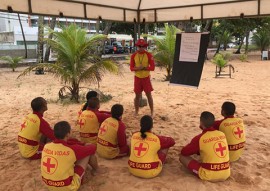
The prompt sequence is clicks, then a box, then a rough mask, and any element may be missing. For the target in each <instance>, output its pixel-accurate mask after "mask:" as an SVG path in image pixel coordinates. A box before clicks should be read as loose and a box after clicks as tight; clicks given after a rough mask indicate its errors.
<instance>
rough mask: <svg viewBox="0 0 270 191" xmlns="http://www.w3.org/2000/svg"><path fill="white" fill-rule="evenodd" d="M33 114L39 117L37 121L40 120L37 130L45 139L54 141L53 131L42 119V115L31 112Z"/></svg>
mask: <svg viewBox="0 0 270 191" xmlns="http://www.w3.org/2000/svg"><path fill="white" fill-rule="evenodd" d="M33 113H34V114H36V115H37V116H38V117H39V119H40V128H39V131H40V132H41V133H42V134H43V135H45V136H46V137H47V138H49V139H51V140H54V139H55V137H54V133H53V130H52V128H51V127H50V125H49V123H48V122H47V121H45V120H44V119H43V115H42V114H41V113H38V112H33Z"/></svg>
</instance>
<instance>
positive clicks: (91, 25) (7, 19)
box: [0, 12, 96, 45]
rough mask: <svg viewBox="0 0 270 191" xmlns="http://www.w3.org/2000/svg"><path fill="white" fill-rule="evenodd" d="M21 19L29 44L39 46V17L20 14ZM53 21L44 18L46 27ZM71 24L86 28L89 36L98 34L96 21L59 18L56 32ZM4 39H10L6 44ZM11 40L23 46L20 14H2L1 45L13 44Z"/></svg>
mask: <svg viewBox="0 0 270 191" xmlns="http://www.w3.org/2000/svg"><path fill="white" fill-rule="evenodd" d="M20 18H21V22H22V26H23V30H24V34H25V39H26V42H27V44H28V45H34V44H37V37H38V16H30V15H25V14H20ZM51 20H52V18H51V17H44V25H45V26H46V25H47V26H48V25H49V24H50V22H51ZM71 23H75V24H76V25H78V26H80V27H82V28H85V29H86V30H87V32H88V33H89V34H94V33H96V30H95V26H96V21H90V20H82V19H68V18H57V19H56V30H57V28H59V27H61V26H65V25H69V24H71ZM5 35H9V37H8V38H7V37H4V36H5ZM3 39H9V41H8V42H5V41H4V40H3ZM10 39H13V43H12V44H14V45H22V44H23V36H22V31H21V27H20V23H19V19H18V14H17V13H5V12H0V44H11V42H10Z"/></svg>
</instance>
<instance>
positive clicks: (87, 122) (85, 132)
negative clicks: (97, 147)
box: [77, 110, 100, 144]
mask: <svg viewBox="0 0 270 191" xmlns="http://www.w3.org/2000/svg"><path fill="white" fill-rule="evenodd" d="M77 125H78V127H79V132H80V138H81V141H82V142H84V143H92V144H97V134H98V129H99V125H100V124H99V122H98V118H97V116H96V114H95V113H94V112H93V111H91V110H84V111H83V112H82V113H81V115H80V117H79V120H78V123H77Z"/></svg>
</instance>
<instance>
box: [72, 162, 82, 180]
mask: <svg viewBox="0 0 270 191" xmlns="http://www.w3.org/2000/svg"><path fill="white" fill-rule="evenodd" d="M74 172H75V173H76V174H78V175H79V176H80V177H81V178H82V177H83V175H84V169H83V167H81V166H80V165H75V167H74Z"/></svg>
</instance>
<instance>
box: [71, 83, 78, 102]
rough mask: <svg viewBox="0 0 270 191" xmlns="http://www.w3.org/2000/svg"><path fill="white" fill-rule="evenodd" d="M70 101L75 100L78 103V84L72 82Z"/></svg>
mask: <svg viewBox="0 0 270 191" xmlns="http://www.w3.org/2000/svg"><path fill="white" fill-rule="evenodd" d="M70 99H71V100H73V99H74V100H75V101H76V102H78V103H79V84H78V83H77V82H75V81H73V82H72V90H71V98H70Z"/></svg>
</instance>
